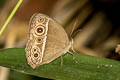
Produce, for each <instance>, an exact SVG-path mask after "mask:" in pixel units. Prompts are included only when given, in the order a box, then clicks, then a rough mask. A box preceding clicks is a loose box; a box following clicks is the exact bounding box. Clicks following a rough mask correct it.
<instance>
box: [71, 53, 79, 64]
mask: <svg viewBox="0 0 120 80" xmlns="http://www.w3.org/2000/svg"><path fill="white" fill-rule="evenodd" d="M69 53H70V54H71V55H72V58H73V60H74V61H75V63H76V64H77V63H78V61H77V60H76V59H75V55H74V54H73V53H72V52H71V51H69Z"/></svg>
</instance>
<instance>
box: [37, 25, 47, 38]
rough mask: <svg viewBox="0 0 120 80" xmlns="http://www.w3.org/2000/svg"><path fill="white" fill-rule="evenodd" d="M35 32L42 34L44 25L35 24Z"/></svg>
mask: <svg viewBox="0 0 120 80" xmlns="http://www.w3.org/2000/svg"><path fill="white" fill-rule="evenodd" d="M35 33H36V35H38V36H42V35H44V33H45V27H44V26H41V25H39V26H37V28H36V29H35Z"/></svg>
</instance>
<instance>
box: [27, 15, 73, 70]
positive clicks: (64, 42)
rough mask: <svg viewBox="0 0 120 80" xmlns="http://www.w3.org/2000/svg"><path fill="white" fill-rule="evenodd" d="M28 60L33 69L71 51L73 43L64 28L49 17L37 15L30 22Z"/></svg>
mask: <svg viewBox="0 0 120 80" xmlns="http://www.w3.org/2000/svg"><path fill="white" fill-rule="evenodd" d="M29 26H30V29H29V39H28V42H27V45H26V49H25V50H26V58H27V61H28V64H29V65H30V66H31V67H32V68H36V67H38V66H40V65H43V64H48V63H50V62H51V61H53V60H55V59H56V58H58V57H60V56H62V55H64V54H65V53H66V52H68V51H69V49H70V47H71V45H72V42H71V41H70V40H69V38H68V36H67V33H66V32H65V30H64V29H63V27H62V26H61V25H60V24H58V23H57V22H56V21H55V20H53V19H52V18H50V17H48V16H47V15H44V14H41V13H36V14H34V15H33V16H32V17H31V19H30V22H29Z"/></svg>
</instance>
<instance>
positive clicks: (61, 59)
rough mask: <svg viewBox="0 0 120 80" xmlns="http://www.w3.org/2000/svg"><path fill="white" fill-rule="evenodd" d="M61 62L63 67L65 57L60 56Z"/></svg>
mask: <svg viewBox="0 0 120 80" xmlns="http://www.w3.org/2000/svg"><path fill="white" fill-rule="evenodd" d="M60 64H61V67H62V66H63V57H62V56H60Z"/></svg>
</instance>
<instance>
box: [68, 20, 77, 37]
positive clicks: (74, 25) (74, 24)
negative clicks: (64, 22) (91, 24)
mask: <svg viewBox="0 0 120 80" xmlns="http://www.w3.org/2000/svg"><path fill="white" fill-rule="evenodd" d="M77 22H78V20H77ZM77 22H75V23H74V25H73V28H72V31H71V33H70V37H72V33H73V32H74V30H75V27H76V23H77Z"/></svg>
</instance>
